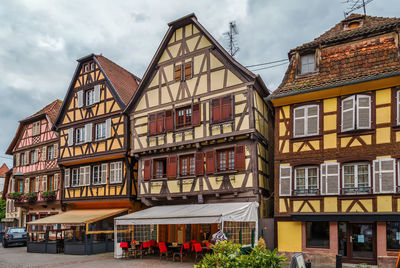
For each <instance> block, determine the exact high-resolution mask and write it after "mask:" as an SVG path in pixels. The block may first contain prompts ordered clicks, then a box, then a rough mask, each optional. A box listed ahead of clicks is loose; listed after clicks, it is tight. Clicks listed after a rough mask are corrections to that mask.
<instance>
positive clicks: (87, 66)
mask: <svg viewBox="0 0 400 268" xmlns="http://www.w3.org/2000/svg"><path fill="white" fill-rule="evenodd" d="M84 70H85V73H86V72H88V71H89V64H85V69H84Z"/></svg>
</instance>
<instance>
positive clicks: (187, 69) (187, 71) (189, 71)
mask: <svg viewBox="0 0 400 268" xmlns="http://www.w3.org/2000/svg"><path fill="white" fill-rule="evenodd" d="M190 78H192V63H191V62H188V63H185V80H186V79H190Z"/></svg>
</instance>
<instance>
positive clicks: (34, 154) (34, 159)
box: [30, 150, 37, 164]
mask: <svg viewBox="0 0 400 268" xmlns="http://www.w3.org/2000/svg"><path fill="white" fill-rule="evenodd" d="M30 157H31V164H35V163H36V162H37V151H36V150H33V151H31V152H30Z"/></svg>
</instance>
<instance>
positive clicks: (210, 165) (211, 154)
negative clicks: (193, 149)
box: [206, 151, 215, 174]
mask: <svg viewBox="0 0 400 268" xmlns="http://www.w3.org/2000/svg"><path fill="white" fill-rule="evenodd" d="M206 173H207V174H213V173H215V151H208V152H206Z"/></svg>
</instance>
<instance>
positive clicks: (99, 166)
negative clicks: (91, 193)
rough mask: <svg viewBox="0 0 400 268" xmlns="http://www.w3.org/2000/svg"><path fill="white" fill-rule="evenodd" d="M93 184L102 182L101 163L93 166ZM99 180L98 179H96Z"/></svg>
mask: <svg viewBox="0 0 400 268" xmlns="http://www.w3.org/2000/svg"><path fill="white" fill-rule="evenodd" d="M96 168H97V178H96V172H95V169H96ZM92 174H93V175H92V184H93V185H100V184H101V175H102V174H101V165H95V166H93V172H92ZM96 180H97V181H96Z"/></svg>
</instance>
